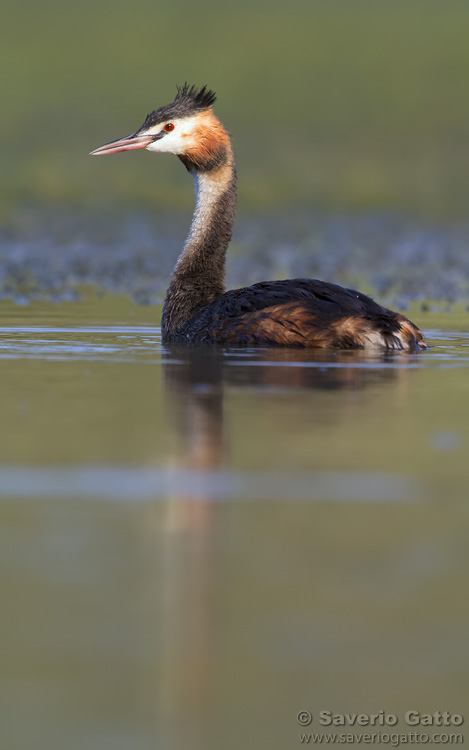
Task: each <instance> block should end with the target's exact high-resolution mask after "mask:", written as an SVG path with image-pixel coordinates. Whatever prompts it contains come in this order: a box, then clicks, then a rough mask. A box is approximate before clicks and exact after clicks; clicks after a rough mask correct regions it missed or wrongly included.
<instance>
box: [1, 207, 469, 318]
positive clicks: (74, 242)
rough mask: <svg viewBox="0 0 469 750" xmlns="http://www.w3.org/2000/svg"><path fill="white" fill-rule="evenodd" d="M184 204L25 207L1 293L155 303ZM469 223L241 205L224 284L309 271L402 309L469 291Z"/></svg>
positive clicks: (11, 238) (12, 229)
mask: <svg viewBox="0 0 469 750" xmlns="http://www.w3.org/2000/svg"><path fill="white" fill-rule="evenodd" d="M190 220H191V216H190V212H188V211H183V212H182V211H181V212H177V211H173V212H164V213H163V212H162V213H160V214H158V213H150V212H148V213H145V212H138V213H129V214H126V215H121V216H116V215H115V214H108V215H104V216H100V217H98V216H90V214H89V212H79V211H75V212H68V213H65V212H63V213H61V214H58V213H49V214H48V213H47V212H41V211H29V212H25V213H23V214H18V216H17V217H16V218H15V219H14V220H13V221H10V222H9V224H8V225H6V226H4V227H3V228H0V299H10V300H13V301H15V302H17V303H18V304H27V303H28V302H30V301H34V300H44V301H53V302H61V301H67V300H73V299H77V298H78V297H79V296H80V289H81V288H82V287H83V286H92V287H95V288H96V289H97V290H103V291H105V292H108V293H118V294H122V293H124V294H127V295H129V297H130V298H131V299H132V300H133V301H135V302H136V303H138V304H158V303H160V302H161V301H162V298H163V296H164V292H165V289H166V286H167V283H168V280H169V276H170V274H171V270H172V268H173V265H174V263H175V260H176V258H177V256H178V254H179V252H180V251H181V248H182V246H183V243H184V239H185V236H186V234H187V230H188V228H189V225H190ZM468 249H469V223H448V224H431V223H430V222H423V221H418V220H414V219H409V218H405V217H402V216H398V215H396V214H386V213H379V214H378V213H377V214H326V213H324V214H320V213H312V212H309V211H306V210H304V211H300V210H296V211H294V212H288V213H287V212H285V213H284V214H281V213H276V214H273V213H271V214H269V213H265V212H264V213H261V214H260V215H257V216H256V217H250V216H249V215H246V214H245V213H244V212H240V215H239V218H238V221H237V224H236V227H235V232H234V236H233V240H232V244H231V247H230V250H229V253H228V261H227V284H228V286H229V287H232V288H234V287H238V286H244V285H248V284H253V283H255V282H256V281H261V280H263V279H267V278H295V277H309V278H321V279H324V280H327V281H333V282H336V283H339V284H342V285H344V286H348V287H351V288H359V289H360V290H361V291H363V292H365V293H368V294H371V295H374V296H376V297H377V298H379V299H380V300H381V301H384V302H386V303H388V304H392V305H394V306H396V307H398V308H400V309H406V307H407V306H408V305H409V304H410V303H412V302H415V301H421V302H422V303H425V302H426V301H428V300H440V301H442V302H447V303H453V302H465V301H467V300H468V299H469V253H468Z"/></svg>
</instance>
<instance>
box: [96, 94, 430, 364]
mask: <svg viewBox="0 0 469 750" xmlns="http://www.w3.org/2000/svg"><path fill="white" fill-rule="evenodd" d="M214 101H215V94H213V92H211V91H208V90H207V89H206V88H205V87H204V88H202V89H200V90H197V89H196V88H194V87H193V86H192V87H189V86H188V85H187V84H185V85H184V86H183V87H182V88H180V89H178V93H177V96H176V98H175V99H174V101H173V102H171V104H168V105H166V106H164V107H160V108H159V109H157V110H154V111H153V112H152V113H151V114H149V115H148V116H147V118H146V119H145V122H144V123H143V125H142V126H141V128H139V129H138V130H137V131H136V132H135V133H133V134H132V135H130V136H127V137H126V138H121V139H119V140H117V141H113V142H111V143H108V144H106V145H105V146H101V147H100V148H98V149H96V150H95V151H92V154H113V153H118V152H119V151H130V150H134V149H137V148H146V149H147V150H148V151H155V152H162V153H165V152H166V153H173V154H176V155H177V156H178V157H179V159H180V160H181V161H182V162H183V164H184V165H185V167H186V168H187V169H188V171H189V172H190V173H191V174H192V176H193V178H194V183H195V191H196V196H197V198H196V208H195V213H194V217H193V221H192V226H191V229H190V232H189V236H188V238H187V240H186V243H185V246H184V249H183V251H182V253H181V255H180V257H179V259H178V261H177V263H176V266H175V269H174V271H173V274H172V276H171V280H170V283H169V287H168V290H167V293H166V297H165V301H164V306H163V317H162V334H163V340H164V341H166V342H170V341H177V342H180V343H183V342H185V343H194V344H202V343H203V344H219V345H231V346H246V345H249V346H251V345H269V346H270V345H277V346H301V347H321V348H340V349H354V348H355V349H356V348H360V349H368V348H370V349H384V350H399V349H400V350H402V349H404V350H411V351H418V350H420V349H426V348H427V345H426V344H425V341H424V339H423V336H422V334H421V332H420V331H419V329H418V328H417V327H416V326H414V325H413V323H411V322H410V321H409V320H407V319H406V318H405V317H404V316H402V315H399V314H398V313H395V312H393V311H391V310H387V309H386V308H384V307H381V306H380V305H378V304H377V303H376V302H374V301H373V300H372V299H371V298H370V297H367V296H366V295H364V294H361V293H360V292H355V291H353V290H350V289H344V288H343V287H340V286H337V285H336V284H331V283H327V282H324V281H317V280H312V279H290V280H287V281H267V282H261V283H259V284H254V285H253V286H250V287H245V288H243V289H235V290H232V291H226V290H225V258H226V251H227V248H228V245H229V242H230V239H231V233H232V228H233V224H234V219H235V213H236V169H235V164H234V158H233V152H232V149H231V142H230V137H229V135H228V133H227V132H226V130H225V129H224V128H223V126H222V124H221V123H220V121H219V120H218V119H217V118H216V117H215V115H214V114H213V111H212V104H213V102H214Z"/></svg>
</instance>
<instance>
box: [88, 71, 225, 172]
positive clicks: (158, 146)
mask: <svg viewBox="0 0 469 750" xmlns="http://www.w3.org/2000/svg"><path fill="white" fill-rule="evenodd" d="M215 99H216V96H215V94H214V92H213V91H209V90H208V89H207V88H206V87H205V86H204V87H203V88H201V89H197V88H196V87H195V86H189V85H188V84H187V83H185V84H184V86H181V87H178V90H177V94H176V98H175V99H174V101H172V102H171V104H166V105H165V106H164V107H160V108H159V109H155V110H154V111H153V112H151V113H150V114H149V115H147V117H146V119H145V122H144V123H143V125H142V126H141V127H140V128H139V129H138V130H136V131H135V133H132V135H128V136H125V137H124V138H119V139H118V140H116V141H111V142H110V143H106V144H105V145H104V146H100V148H97V149H95V150H94V151H91V155H92V156H94V155H96V156H98V155H102V154H117V153H119V152H120V151H134V150H136V149H140V148H145V149H147V151H155V152H160V153H170V154H176V155H177V156H179V158H180V159H181V161H183V163H184V164H185V165H186V167H187V168H188V169H189V170H191V171H192V170H196V171H202V172H205V171H209V170H211V169H214V168H216V167H218V166H220V165H221V164H223V163H225V162H226V160H227V156H228V153H229V152H230V139H229V136H228V133H227V132H226V131H225V129H224V128H223V126H222V124H221V122H220V121H219V120H218V119H217V118H216V117H215V115H214V114H213V111H212V104H213V103H214V101H215Z"/></svg>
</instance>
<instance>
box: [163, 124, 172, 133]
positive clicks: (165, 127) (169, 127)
mask: <svg viewBox="0 0 469 750" xmlns="http://www.w3.org/2000/svg"><path fill="white" fill-rule="evenodd" d="M163 130H166V132H167V133H170V132H171V131H172V130H174V125H173V123H172V122H167V123H166V125H165V126H164V128H163Z"/></svg>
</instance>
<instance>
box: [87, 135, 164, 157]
mask: <svg viewBox="0 0 469 750" xmlns="http://www.w3.org/2000/svg"><path fill="white" fill-rule="evenodd" d="M153 140H154V136H153V135H127V136H126V137H125V138H119V139H118V140H117V141H111V142H110V143H106V144H105V145H104V146H100V147H99V148H95V150H94V151H91V152H90V156H99V155H100V154H118V153H119V151H135V149H137V148H146V147H147V146H148V145H149V144H150V143H151V142H152V141H153Z"/></svg>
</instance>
